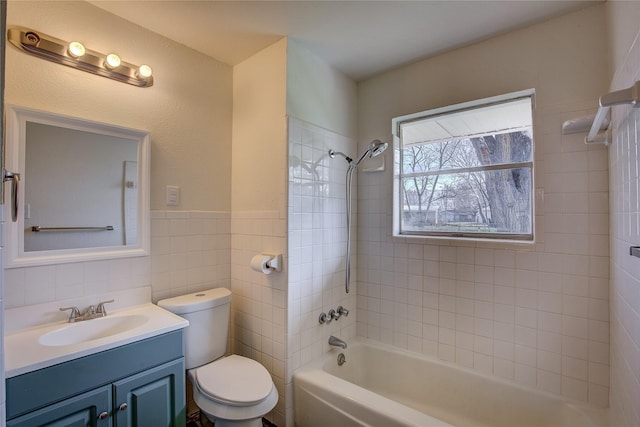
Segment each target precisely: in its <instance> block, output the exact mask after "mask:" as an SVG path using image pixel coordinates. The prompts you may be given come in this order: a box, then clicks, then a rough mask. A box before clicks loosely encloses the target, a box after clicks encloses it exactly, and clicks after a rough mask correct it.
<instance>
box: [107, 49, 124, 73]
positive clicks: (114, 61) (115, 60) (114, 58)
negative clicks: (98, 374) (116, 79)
mask: <svg viewBox="0 0 640 427" xmlns="http://www.w3.org/2000/svg"><path fill="white" fill-rule="evenodd" d="M120 64H122V60H121V59H120V57H119V56H118V55H116V54H115V53H110V54H109V55H107V58H106V59H105V60H104V66H105V67H107V68H108V69H109V70H115V69H116V68H118V67H119V66H120Z"/></svg>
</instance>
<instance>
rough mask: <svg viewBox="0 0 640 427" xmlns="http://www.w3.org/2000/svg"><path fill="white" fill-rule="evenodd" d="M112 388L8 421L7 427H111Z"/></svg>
mask: <svg viewBox="0 0 640 427" xmlns="http://www.w3.org/2000/svg"><path fill="white" fill-rule="evenodd" d="M111 407H112V405H111V387H109V386H104V387H100V388H99V389H97V390H93V391H89V392H87V393H83V394H81V395H80V396H77V397H74V398H72V399H67V400H64V401H62V402H59V403H55V404H53V405H50V406H47V407H45V408H42V409H39V410H37V411H34V412H32V413H30V414H26V415H23V416H22V417H18V418H14V419H12V420H9V421H7V427H35V426H50V427H109V426H110V425H111V424H110V422H109V410H110V408H111Z"/></svg>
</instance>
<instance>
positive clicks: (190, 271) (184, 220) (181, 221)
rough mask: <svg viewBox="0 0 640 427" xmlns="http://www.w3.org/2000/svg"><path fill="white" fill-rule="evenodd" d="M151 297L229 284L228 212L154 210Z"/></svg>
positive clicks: (156, 299) (229, 217) (229, 224)
mask: <svg viewBox="0 0 640 427" xmlns="http://www.w3.org/2000/svg"><path fill="white" fill-rule="evenodd" d="M151 254H152V256H151V281H150V283H151V284H152V291H151V292H152V300H153V302H157V301H158V300H160V299H163V298H168V297H172V296H176V295H182V294H187V293H191V292H197V291H200V290H204V289H209V288H217V287H225V288H229V287H230V279H231V267H230V265H231V216H230V214H229V213H228V212H211V211H161V210H156V211H152V212H151Z"/></svg>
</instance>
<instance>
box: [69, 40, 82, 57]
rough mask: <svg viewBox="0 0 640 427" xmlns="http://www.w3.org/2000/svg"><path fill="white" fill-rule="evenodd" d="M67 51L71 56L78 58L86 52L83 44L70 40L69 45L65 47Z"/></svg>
mask: <svg viewBox="0 0 640 427" xmlns="http://www.w3.org/2000/svg"><path fill="white" fill-rule="evenodd" d="M67 52H69V55H71V56H73V57H74V58H80V57H81V56H83V55H84V54H85V52H86V50H85V48H84V45H83V44H82V43H80V42H71V43H69V47H68V48H67Z"/></svg>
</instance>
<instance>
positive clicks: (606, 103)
mask: <svg viewBox="0 0 640 427" xmlns="http://www.w3.org/2000/svg"><path fill="white" fill-rule="evenodd" d="M623 104H630V105H633V106H634V107H640V80H639V81H637V82H635V83H634V84H633V86H631V87H629V88H627V89H622V90H618V91H615V92H611V93H608V94H606V95H602V96H601V97H600V107H599V108H598V112H597V113H596V117H595V119H594V120H593V124H592V125H591V130H589V134H588V135H587V137H586V138H585V140H584V142H586V143H587V144H592V143H596V142H604V143H605V144H607V145H608V144H609V130H605V131H604V132H600V129H601V127H602V124H603V122H604V121H605V119H606V118H607V115H608V114H609V109H610V108H611V107H612V106H614V105H623Z"/></svg>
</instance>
